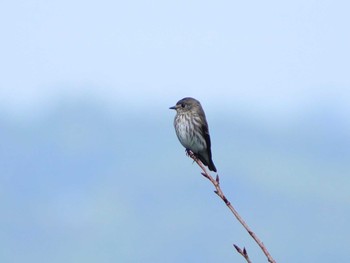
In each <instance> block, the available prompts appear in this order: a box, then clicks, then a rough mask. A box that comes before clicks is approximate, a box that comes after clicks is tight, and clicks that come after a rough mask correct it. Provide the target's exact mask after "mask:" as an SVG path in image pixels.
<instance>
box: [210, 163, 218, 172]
mask: <svg viewBox="0 0 350 263" xmlns="http://www.w3.org/2000/svg"><path fill="white" fill-rule="evenodd" d="M208 168H209V170H210V171H213V172H217V171H216V167H215V165H214V163H213V160H210V163H209V164H208Z"/></svg>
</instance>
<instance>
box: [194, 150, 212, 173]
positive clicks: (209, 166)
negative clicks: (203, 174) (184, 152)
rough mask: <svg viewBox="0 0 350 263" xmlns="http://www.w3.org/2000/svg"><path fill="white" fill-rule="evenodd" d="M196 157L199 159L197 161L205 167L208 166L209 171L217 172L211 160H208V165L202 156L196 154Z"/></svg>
mask: <svg viewBox="0 0 350 263" xmlns="http://www.w3.org/2000/svg"><path fill="white" fill-rule="evenodd" d="M196 156H197V157H198V158H199V160H201V162H202V163H203V164H204V165H205V166H208V168H209V170H210V171H213V172H217V171H216V167H215V165H214V163H213V160H212V159H211V158H210V159H209V163H208V162H207V160H205V158H204V156H202V155H201V154H196Z"/></svg>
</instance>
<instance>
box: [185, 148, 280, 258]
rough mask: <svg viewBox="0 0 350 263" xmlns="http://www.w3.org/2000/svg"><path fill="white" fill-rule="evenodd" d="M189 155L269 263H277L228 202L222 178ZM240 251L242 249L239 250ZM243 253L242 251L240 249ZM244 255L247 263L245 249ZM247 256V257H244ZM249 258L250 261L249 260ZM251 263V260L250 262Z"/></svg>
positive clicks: (191, 153) (189, 153)
mask: <svg viewBox="0 0 350 263" xmlns="http://www.w3.org/2000/svg"><path fill="white" fill-rule="evenodd" d="M187 154H188V155H189V156H190V157H191V158H192V159H193V160H194V161H195V162H196V163H197V164H198V165H199V167H200V168H201V169H202V170H203V173H201V174H202V175H203V176H204V177H205V178H207V179H208V180H209V181H210V182H211V183H212V184H213V185H214V187H215V191H214V193H215V194H217V195H218V196H219V197H220V198H221V199H222V201H224V203H225V204H226V206H227V207H228V208H229V209H230V210H231V212H232V213H233V215H234V216H235V217H236V218H237V220H238V221H239V222H240V223H241V225H242V226H243V227H244V228H245V229H246V230H247V232H248V233H249V235H250V236H251V237H252V238H253V239H254V241H255V242H256V243H257V244H258V245H259V247H260V248H261V250H262V251H263V253H264V254H265V256H266V257H267V260H268V262H270V263H276V261H275V260H274V259H273V258H272V256H271V255H270V253H269V251H268V250H267V248H266V247H265V245H264V243H263V242H262V241H261V240H260V239H259V238H258V236H257V235H256V234H255V233H254V232H253V231H252V230H251V229H250V227H249V226H248V225H247V223H246V222H245V221H244V220H243V218H242V217H241V216H240V215H239V213H238V212H237V211H236V209H235V208H234V207H233V206H232V204H231V203H230V201H228V199H227V198H226V196H225V195H224V193H223V191H222V190H221V188H220V178H219V175H218V174H217V175H216V179H214V178H213V177H212V176H211V175H210V174H209V172H208V171H207V170H206V168H205V167H204V165H203V164H202V162H201V161H200V160H199V159H198V158H197V157H196V156H195V154H194V153H193V152H191V151H187ZM234 246H235V248H236V250H237V251H238V253H240V252H239V250H238V249H237V248H239V247H238V246H237V247H236V245H234ZM239 249H240V248H239ZM240 251H241V249H240ZM241 252H242V253H240V254H241V255H242V256H243V257H244V258H245V259H246V260H247V261H248V259H249V257H248V253H247V251H246V250H245V248H244V249H243V251H241ZM244 255H246V256H244ZM247 258H248V259H247ZM248 262H250V260H249V261H248Z"/></svg>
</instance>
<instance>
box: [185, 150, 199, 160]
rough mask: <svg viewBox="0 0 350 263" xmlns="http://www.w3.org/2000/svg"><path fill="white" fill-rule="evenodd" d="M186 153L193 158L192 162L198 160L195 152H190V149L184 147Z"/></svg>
mask: <svg viewBox="0 0 350 263" xmlns="http://www.w3.org/2000/svg"><path fill="white" fill-rule="evenodd" d="M186 155H187V156H189V157H191V158H192V159H193V162H196V161H197V160H198V158H197V156H196V154H195V153H194V152H192V151H191V150H190V149H186Z"/></svg>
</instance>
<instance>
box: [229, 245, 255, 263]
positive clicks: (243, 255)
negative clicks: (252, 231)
mask: <svg viewBox="0 0 350 263" xmlns="http://www.w3.org/2000/svg"><path fill="white" fill-rule="evenodd" d="M233 246H234V247H235V249H236V250H237V252H238V253H239V254H241V255H242V257H244V258H245V260H247V262H248V263H252V262H251V261H250V258H249V256H248V252H247V250H246V249H245V247H244V248H243V250H242V249H241V248H240V247H239V246H237V245H235V244H233Z"/></svg>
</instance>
